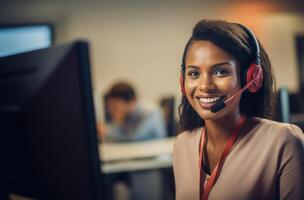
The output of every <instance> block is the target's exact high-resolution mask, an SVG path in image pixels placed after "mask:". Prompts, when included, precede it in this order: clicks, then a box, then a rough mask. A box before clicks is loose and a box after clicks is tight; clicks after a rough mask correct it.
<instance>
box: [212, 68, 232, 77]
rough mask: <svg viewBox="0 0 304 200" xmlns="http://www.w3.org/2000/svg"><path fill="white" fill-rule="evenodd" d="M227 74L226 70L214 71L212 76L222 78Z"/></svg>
mask: <svg viewBox="0 0 304 200" xmlns="http://www.w3.org/2000/svg"><path fill="white" fill-rule="evenodd" d="M228 74H229V71H228V70H226V69H216V70H215V71H214V75H215V76H218V77H224V76H227V75H228Z"/></svg>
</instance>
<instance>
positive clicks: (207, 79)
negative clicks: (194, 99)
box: [199, 74, 214, 92]
mask: <svg viewBox="0 0 304 200" xmlns="http://www.w3.org/2000/svg"><path fill="white" fill-rule="evenodd" d="M199 89H200V90H201V91H205V92H206V91H209V90H212V89H214V84H213V79H212V77H211V76H210V75H209V74H202V75H201V77H200V80H199Z"/></svg>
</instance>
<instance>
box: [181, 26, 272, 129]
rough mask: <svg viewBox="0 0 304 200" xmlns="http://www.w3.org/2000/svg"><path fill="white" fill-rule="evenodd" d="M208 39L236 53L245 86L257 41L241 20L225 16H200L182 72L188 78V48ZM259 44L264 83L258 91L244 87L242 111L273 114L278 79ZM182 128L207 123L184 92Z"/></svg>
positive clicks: (229, 51) (264, 114)
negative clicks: (245, 28)
mask: <svg viewBox="0 0 304 200" xmlns="http://www.w3.org/2000/svg"><path fill="white" fill-rule="evenodd" d="M200 40H207V41H210V42H212V43H213V44H215V45H216V46H218V47H220V48H222V49H223V50H224V51H226V52H228V53H229V54H231V55H233V56H234V57H235V58H236V59H237V60H238V61H239V63H240V66H241V69H240V77H241V84H242V86H244V85H245V82H246V74H247V70H248V67H249V65H250V63H251V62H252V60H253V59H254V53H255V52H254V51H255V48H254V44H253V41H252V38H250V36H249V35H248V34H247V33H246V31H245V30H244V29H243V28H242V27H241V26H240V25H238V24H235V23H230V22H226V21H222V20H201V21H199V22H198V23H197V24H196V25H195V27H194V29H193V32H192V35H191V37H190V39H189V41H188V42H187V44H186V47H185V49H184V53H183V58H182V67H181V73H182V76H183V79H184V80H185V65H186V63H185V62H186V56H187V52H188V50H189V48H190V47H191V45H192V44H193V43H194V42H195V41H200ZM258 43H259V46H260V54H261V55H260V56H261V66H262V70H263V75H264V79H263V83H262V87H261V88H260V89H259V91H258V92H256V93H250V92H247V91H245V92H244V93H243V94H242V97H241V101H240V111H241V113H242V114H244V115H246V116H247V117H253V116H256V117H263V118H271V117H272V115H273V107H274V102H273V99H274V91H275V79H274V74H273V70H272V67H271V63H270V60H269V57H268V55H267V53H266V52H265V50H264V48H263V47H262V45H261V44H260V42H258ZM179 117H180V129H181V131H184V130H193V129H195V128H198V127H201V126H203V125H204V120H203V119H202V118H201V117H200V116H199V115H198V114H197V113H196V111H195V110H194V109H193V108H192V106H191V105H190V103H189V101H188V99H187V97H186V96H185V95H183V96H182V100H181V104H180V105H179Z"/></svg>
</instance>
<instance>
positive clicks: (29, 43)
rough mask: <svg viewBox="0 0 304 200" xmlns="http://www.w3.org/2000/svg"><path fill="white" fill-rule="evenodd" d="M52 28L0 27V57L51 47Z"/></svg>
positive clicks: (46, 26)
mask: <svg viewBox="0 0 304 200" xmlns="http://www.w3.org/2000/svg"><path fill="white" fill-rule="evenodd" d="M52 42H53V28H52V26H51V25H49V24H27V25H7V26H0V57H3V56H8V55H13V54H17V53H21V52H26V51H32V50H36V49H41V48H46V47H49V46H51V44H52Z"/></svg>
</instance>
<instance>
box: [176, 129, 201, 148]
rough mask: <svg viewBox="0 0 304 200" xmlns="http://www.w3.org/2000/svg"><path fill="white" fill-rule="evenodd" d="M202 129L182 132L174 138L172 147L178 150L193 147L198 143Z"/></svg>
mask: <svg viewBox="0 0 304 200" xmlns="http://www.w3.org/2000/svg"><path fill="white" fill-rule="evenodd" d="M201 130H202V128H196V129H193V130H191V131H189V130H188V131H183V132H181V133H179V134H178V135H177V137H176V140H175V144H174V147H175V148H180V147H181V146H189V147H191V146H193V145H194V144H196V143H197V142H198V141H199V138H200V133H201Z"/></svg>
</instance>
